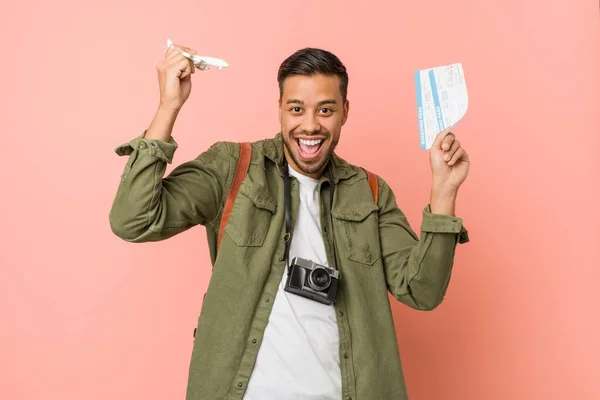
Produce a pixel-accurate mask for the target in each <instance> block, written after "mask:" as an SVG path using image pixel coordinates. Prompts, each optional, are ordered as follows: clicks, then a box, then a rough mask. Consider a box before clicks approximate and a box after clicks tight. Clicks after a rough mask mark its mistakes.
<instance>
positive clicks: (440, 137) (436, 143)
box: [432, 128, 454, 150]
mask: <svg viewBox="0 0 600 400" xmlns="http://www.w3.org/2000/svg"><path fill="white" fill-rule="evenodd" d="M448 135H453V136H454V134H453V133H452V132H451V131H450V128H447V129H445V130H443V131H442V132H440V133H438V134H437V136H436V137H435V140H434V141H433V144H432V147H433V148H435V149H441V150H448V149H449V148H450V146H448V149H444V148H442V144H443V142H444V140H446V137H447V136H448Z"/></svg>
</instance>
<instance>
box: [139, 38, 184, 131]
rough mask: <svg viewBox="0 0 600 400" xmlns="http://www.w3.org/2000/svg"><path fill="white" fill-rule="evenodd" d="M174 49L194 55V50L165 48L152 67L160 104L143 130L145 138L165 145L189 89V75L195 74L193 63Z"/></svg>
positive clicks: (174, 46) (174, 47)
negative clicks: (163, 53) (154, 69)
mask: <svg viewBox="0 0 600 400" xmlns="http://www.w3.org/2000/svg"><path fill="white" fill-rule="evenodd" d="M177 48H181V49H182V50H184V51H186V52H188V53H191V54H196V51H194V50H192V49H190V48H187V47H182V46H181V47H179V46H177V45H175V44H174V45H172V46H171V47H169V48H168V49H167V52H166V54H165V58H164V59H163V60H162V61H161V62H160V63H158V65H157V66H156V70H157V71H158V84H159V88H160V104H159V107H158V110H157V111H156V115H155V116H154V119H153V120H152V123H151V124H150V126H149V127H148V129H147V130H146V134H145V137H146V138H148V139H157V140H163V141H165V142H166V141H168V140H169V139H170V138H171V132H172V131H173V126H174V125H175V120H176V119H177V115H178V114H179V111H180V110H181V107H183V103H185V101H186V100H187V99H188V97H189V96H190V92H191V90H192V74H193V73H194V72H196V70H195V68H194V64H193V63H192V60H190V59H189V58H187V57H185V56H184V55H183V54H181V52H180V51H179V50H178V49H177Z"/></svg>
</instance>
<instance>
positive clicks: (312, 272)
mask: <svg viewBox="0 0 600 400" xmlns="http://www.w3.org/2000/svg"><path fill="white" fill-rule="evenodd" d="M339 275H340V272H339V271H338V270H335V269H332V268H329V267H326V266H324V265H321V264H317V263H315V262H313V261H311V260H307V259H304V258H300V257H295V258H294V259H293V260H292V261H291V263H290V269H289V271H288V277H287V281H286V283H285V289H284V290H285V291H286V292H290V293H294V294H297V295H299V296H302V297H306V298H308V299H311V300H314V301H317V302H319V303H323V304H327V305H331V304H333V303H335V300H336V296H337V291H338V284H339Z"/></svg>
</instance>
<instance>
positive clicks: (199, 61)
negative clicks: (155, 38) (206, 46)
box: [161, 39, 229, 71]
mask: <svg viewBox="0 0 600 400" xmlns="http://www.w3.org/2000/svg"><path fill="white" fill-rule="evenodd" d="M172 45H173V42H172V41H171V39H167V47H164V46H161V47H162V48H163V49H165V51H167V50H168V49H169V47H171V46H172ZM177 50H179V51H180V52H181V54H183V55H184V56H186V57H187V58H189V59H190V60H192V62H193V63H194V66H195V67H196V68H198V69H199V70H201V71H205V70H207V69H209V68H210V67H215V68H218V69H223V68H227V67H229V64H228V63H227V61H225V60H221V59H220V58H215V57H206V56H198V55H196V54H190V53H188V52H187V51H184V50H182V49H180V48H177Z"/></svg>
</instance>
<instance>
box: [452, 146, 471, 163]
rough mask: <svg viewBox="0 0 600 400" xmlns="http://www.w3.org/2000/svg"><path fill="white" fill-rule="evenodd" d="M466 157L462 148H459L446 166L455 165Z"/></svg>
mask: <svg viewBox="0 0 600 400" xmlns="http://www.w3.org/2000/svg"><path fill="white" fill-rule="evenodd" d="M466 155H467V153H466V152H465V149H463V148H462V147H459V148H458V149H457V150H456V151H455V152H454V154H453V155H452V158H451V159H450V161H448V165H454V164H456V163H457V162H458V161H459V160H460V159H461V158H464V157H466Z"/></svg>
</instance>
